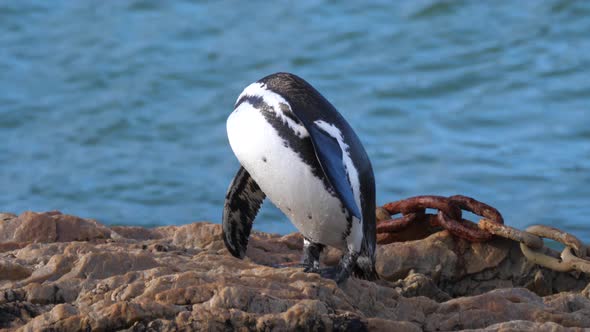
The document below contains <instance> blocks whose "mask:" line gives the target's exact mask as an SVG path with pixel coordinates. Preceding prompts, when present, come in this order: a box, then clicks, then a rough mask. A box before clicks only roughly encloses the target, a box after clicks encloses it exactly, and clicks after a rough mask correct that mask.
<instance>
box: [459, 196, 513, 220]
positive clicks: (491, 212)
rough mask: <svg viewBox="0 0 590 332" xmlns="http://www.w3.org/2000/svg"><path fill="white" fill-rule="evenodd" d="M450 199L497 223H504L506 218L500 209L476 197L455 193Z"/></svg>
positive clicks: (463, 207) (467, 209)
mask: <svg viewBox="0 0 590 332" xmlns="http://www.w3.org/2000/svg"><path fill="white" fill-rule="evenodd" d="M449 201H451V203H453V204H455V205H457V206H458V207H460V208H461V209H463V210H465V211H469V212H472V213H474V214H476V215H478V216H480V217H484V218H486V219H489V220H491V221H493V222H495V223H498V224H504V218H502V214H501V213H500V211H498V210H496V209H495V208H494V207H492V206H489V205H487V204H485V203H483V202H480V201H478V200H476V199H473V198H471V197H467V196H463V195H454V196H451V197H449Z"/></svg>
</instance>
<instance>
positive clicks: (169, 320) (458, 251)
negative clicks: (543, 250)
mask: <svg viewBox="0 0 590 332" xmlns="http://www.w3.org/2000/svg"><path fill="white" fill-rule="evenodd" d="M302 246H303V243H302V238H301V236H300V235H299V234H296V233H294V234H289V235H285V236H278V235H271V234H265V233H257V232H254V233H253V234H252V236H251V238H250V243H249V247H248V252H247V257H246V258H245V259H244V260H239V259H236V258H234V257H232V256H231V255H229V253H228V251H227V250H226V249H225V247H224V244H223V240H222V238H221V227H220V225H216V224H211V223H205V222H200V223H193V224H189V225H184V226H178V227H175V226H168V227H159V228H153V229H146V228H140V227H121V226H117V227H111V228H108V227H105V226H104V225H101V224H100V223H98V222H96V221H94V220H89V219H82V218H78V217H74V216H68V215H64V214H61V213H59V212H47V213H33V212H25V213H23V214H21V215H20V216H15V215H11V214H0V330H7V331H13V330H17V331H42V330H57V331H78V330H92V331H116V330H124V331H144V330H151V331H177V330H214V331H215V330H293V329H301V330H355V331H356V330H371V331H373V330H377V331H378V330H382V331H423V330H424V331H448V330H485V331H518V330H536V331H559V330H565V329H568V330H582V329H584V328H590V299H589V297H590V284H589V281H590V279H589V278H588V277H587V276H585V275H580V274H575V273H558V272H553V271H550V270H546V269H543V268H539V267H537V266H535V265H533V264H530V263H528V262H527V261H526V259H524V258H523V256H522V255H521V254H520V250H519V248H518V246H517V245H516V244H514V243H512V242H510V241H506V240H501V239H494V240H492V241H491V242H489V243H485V244H471V243H468V242H465V241H462V240H458V239H455V238H453V237H452V236H450V235H449V234H448V233H447V232H445V231H443V232H439V233H435V234H432V235H430V236H428V237H427V238H425V239H422V240H418V241H409V242H399V243H392V244H388V245H384V246H379V247H378V253H377V270H378V272H379V274H380V276H381V278H382V279H381V280H379V281H377V282H369V281H364V280H358V279H355V278H351V279H349V280H348V281H347V282H346V283H344V284H343V285H341V286H340V287H338V286H337V285H336V284H335V283H334V282H333V281H331V280H327V279H323V278H321V277H320V276H318V275H316V274H309V273H304V272H303V271H302V269H301V268H298V267H296V264H297V263H298V262H299V260H300V256H301V251H302ZM339 255H340V253H339V252H338V251H337V250H335V249H330V250H328V251H327V252H326V253H325V254H324V255H323V262H324V264H326V265H331V264H335V263H336V262H337V261H338V259H339ZM277 266H283V267H280V268H277ZM284 266H292V267H284Z"/></svg>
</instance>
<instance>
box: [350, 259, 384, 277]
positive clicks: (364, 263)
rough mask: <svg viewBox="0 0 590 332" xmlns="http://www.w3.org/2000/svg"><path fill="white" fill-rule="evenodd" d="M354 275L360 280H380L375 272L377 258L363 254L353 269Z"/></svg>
mask: <svg viewBox="0 0 590 332" xmlns="http://www.w3.org/2000/svg"><path fill="white" fill-rule="evenodd" d="M352 274H353V275H354V276H355V277H357V278H360V279H365V280H371V281H374V280H378V279H379V275H378V274H377V271H376V270H375V258H374V257H371V256H368V255H362V254H361V255H360V256H359V257H358V258H357V260H356V264H355V265H354V267H353V268H352Z"/></svg>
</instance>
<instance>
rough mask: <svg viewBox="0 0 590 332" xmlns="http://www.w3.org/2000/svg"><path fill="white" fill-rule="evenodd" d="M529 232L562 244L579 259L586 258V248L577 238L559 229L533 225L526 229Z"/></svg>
mask: <svg viewBox="0 0 590 332" xmlns="http://www.w3.org/2000/svg"><path fill="white" fill-rule="evenodd" d="M526 231H527V232H529V233H531V234H535V235H537V236H540V237H544V238H547V239H552V240H555V241H557V242H559V243H561V244H564V245H566V246H568V247H570V248H572V249H574V252H575V253H576V256H578V257H584V256H586V246H584V244H583V243H582V241H580V240H579V239H578V238H577V237H575V236H573V235H571V234H569V233H567V232H564V231H561V230H559V229H557V228H553V227H549V226H544V225H533V226H530V227H528V228H527V229H526Z"/></svg>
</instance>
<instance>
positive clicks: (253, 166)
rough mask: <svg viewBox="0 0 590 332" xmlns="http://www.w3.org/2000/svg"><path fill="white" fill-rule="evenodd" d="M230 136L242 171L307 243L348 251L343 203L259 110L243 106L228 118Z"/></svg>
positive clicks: (244, 104)
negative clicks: (243, 169) (244, 171)
mask: <svg viewBox="0 0 590 332" xmlns="http://www.w3.org/2000/svg"><path fill="white" fill-rule="evenodd" d="M285 130H289V129H288V128H285ZM303 131H305V129H304V128H303ZM227 133H228V138H229V142H230V145H231V148H232V150H233V151H234V154H235V155H236V156H237V158H238V160H239V161H240V163H241V164H242V166H243V167H244V168H245V169H246V170H247V171H248V173H250V176H252V178H253V179H254V180H255V181H256V182H257V183H258V185H259V186H260V188H261V189H262V191H264V193H265V194H266V195H267V197H268V198H269V199H270V200H271V201H272V202H273V203H274V204H275V205H276V206H277V207H278V208H279V209H280V210H281V211H282V212H283V213H284V214H285V215H287V217H288V218H289V219H290V220H291V222H292V223H293V224H294V225H295V227H297V229H298V230H299V231H300V232H301V233H302V234H303V235H304V236H305V237H306V238H308V239H310V240H311V241H313V242H319V243H322V244H327V245H331V246H334V247H337V248H344V246H346V239H345V238H343V233H344V232H345V231H346V228H347V225H348V222H347V220H346V217H347V215H346V213H345V210H344V209H343V207H342V204H341V203H340V200H339V199H338V198H336V197H335V196H333V195H332V194H330V193H329V192H328V191H327V190H326V189H325V186H324V183H323V182H322V180H321V179H319V178H318V177H316V176H314V174H313V173H312V170H311V168H310V167H309V165H307V164H306V163H305V162H304V161H303V160H302V158H301V157H300V156H299V155H298V154H297V152H295V151H293V150H292V149H291V148H289V147H288V145H286V144H285V140H284V139H283V138H281V136H280V135H279V133H278V132H277V130H276V129H275V128H274V127H273V126H272V125H271V124H270V123H269V122H268V121H267V120H266V119H265V118H264V116H263V115H262V114H261V112H260V111H259V110H257V109H255V108H254V107H253V106H252V105H251V104H249V103H242V104H241V105H240V106H239V107H238V108H237V109H236V110H235V111H234V112H233V113H232V114H231V115H230V117H229V118H228V120H227ZM300 135H301V136H307V132H306V131H305V132H300ZM310 144H311V143H310ZM355 219H356V218H355ZM355 221H356V222H358V220H355ZM355 226H356V225H355ZM354 228H355V229H356V228H357V227H354Z"/></svg>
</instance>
